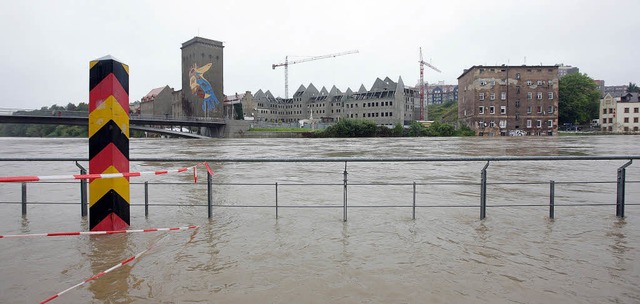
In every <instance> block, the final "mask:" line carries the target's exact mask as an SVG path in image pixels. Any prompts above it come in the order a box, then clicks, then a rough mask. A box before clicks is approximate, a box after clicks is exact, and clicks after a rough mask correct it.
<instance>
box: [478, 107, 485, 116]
mask: <svg viewBox="0 0 640 304" xmlns="http://www.w3.org/2000/svg"><path fill="white" fill-rule="evenodd" d="M478 114H484V107H483V106H480V108H478Z"/></svg>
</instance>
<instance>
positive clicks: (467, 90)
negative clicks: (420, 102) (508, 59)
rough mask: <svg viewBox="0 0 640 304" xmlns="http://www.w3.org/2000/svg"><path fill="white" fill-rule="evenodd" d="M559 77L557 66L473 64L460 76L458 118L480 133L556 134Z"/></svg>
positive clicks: (494, 134) (501, 134) (516, 134)
mask: <svg viewBox="0 0 640 304" xmlns="http://www.w3.org/2000/svg"><path fill="white" fill-rule="evenodd" d="M558 79H559V78H558V66H526V65H523V66H507V65H501V66H472V67H471V68H469V69H466V70H465V71H464V72H463V73H462V75H460V77H458V88H459V97H458V119H459V120H460V121H461V122H462V123H464V124H466V125H467V126H468V127H469V128H471V129H472V130H474V131H475V132H476V135H478V136H522V135H534V136H555V135H557V134H558Z"/></svg>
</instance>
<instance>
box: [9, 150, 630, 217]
mask: <svg viewBox="0 0 640 304" xmlns="http://www.w3.org/2000/svg"><path fill="white" fill-rule="evenodd" d="M637 159H640V156H528V157H451V158H268V159H267V158H262V159H257V158H255V159H250V158H173V159H162V158H132V159H131V162H144V163H147V164H150V163H162V164H167V163H169V164H170V163H194V162H207V163H209V164H211V165H212V164H218V165H223V164H230V163H233V164H251V163H302V164H328V163H333V164H336V163H337V164H340V168H341V169H340V170H341V171H342V172H336V173H340V175H341V177H342V178H341V179H340V180H335V182H331V183H327V182H326V180H322V181H313V182H297V183H294V182H282V181H278V179H277V177H273V181H272V182H264V181H260V182H253V183H252V182H242V183H237V182H225V181H223V179H219V178H216V177H214V176H212V175H210V174H209V173H207V183H206V185H207V188H206V195H207V199H206V204H204V203H199V204H185V203H150V202H149V193H150V192H151V190H150V187H157V186H161V187H166V186H179V187H196V186H194V185H193V183H192V182H167V181H159V182H157V181H156V182H153V181H151V182H149V181H143V182H131V185H132V187H144V190H143V193H144V195H143V199H142V198H141V197H138V198H136V199H135V200H132V203H131V206H144V213H145V217H146V216H149V207H150V206H192V207H207V211H208V212H207V214H208V217H212V214H213V212H212V210H213V208H272V209H273V210H274V213H275V217H276V218H277V217H278V212H279V210H280V209H287V208H340V209H342V211H343V220H344V221H347V215H348V210H349V208H409V209H411V213H412V218H413V219H415V217H416V209H419V208H478V209H479V214H480V219H484V218H485V217H486V210H487V207H501V208H521V207H545V208H548V210H549V218H554V217H555V208H556V207H559V206H561V207H588V206H612V207H613V206H615V210H616V216H617V217H621V218H623V217H624V216H625V206H637V205H640V204H638V203H626V192H627V191H626V186H627V185H635V184H638V183H640V181H639V180H627V179H626V170H627V168H628V167H629V166H630V165H631V164H632V162H633V160H637ZM614 160H619V161H627V162H626V163H624V164H622V165H621V166H620V167H618V168H617V175H616V176H615V179H614V178H613V175H612V176H611V179H610V180H604V181H603V180H564V181H555V180H549V181H536V180H527V181H518V182H500V181H498V182H490V181H489V178H488V175H487V172H488V171H489V170H490V165H491V164H492V163H493V164H495V163H502V162H531V161H547V162H566V161H587V162H597V161H614ZM78 161H84V162H86V161H87V159H77V158H0V163H10V162H13V163H19V164H25V163H26V162H31V163H32V162H76V164H77V165H78V167H79V168H80V170H81V172H80V173H81V174H84V173H86V171H84V170H86V169H85V168H83V167H82V166H81V165H79V164H78ZM455 162H476V163H480V164H483V165H484V166H483V167H482V169H481V170H480V172H479V176H478V180H477V181H460V180H450V181H439V182H416V181H415V180H410V179H409V178H407V179H405V180H398V179H396V180H395V181H394V182H354V181H352V180H350V179H349V174H350V172H349V169H350V166H352V165H353V164H356V163H373V164H380V163H436V164H442V163H455ZM212 166H213V165H212ZM39 183H43V182H39ZM44 183H47V184H57V185H67V186H70V185H73V187H74V188H75V187H78V185H79V188H76V189H79V191H80V194H81V195H80V200H79V201H78V202H64V203H63V202H37V201H28V199H27V197H28V196H27V193H28V188H29V187H32V186H28V184H27V183H22V184H17V185H15V186H21V190H20V191H21V201H17V202H16V201H5V199H6V198H4V197H2V196H0V204H21V205H22V215H23V216H26V215H27V209H28V208H27V206H28V205H30V204H31V205H43V204H48V205H69V204H79V205H80V207H81V208H80V209H81V215H82V216H86V215H87V183H86V181H79V182H62V181H58V182H56V181H50V182H44ZM575 184H580V185H587V186H589V185H594V186H595V185H603V184H611V185H615V189H616V195H615V201H611V202H588V203H562V204H558V203H557V202H556V194H555V189H556V187H557V186H559V185H575ZM446 185H456V186H469V187H477V188H476V189H477V192H476V193H477V194H478V197H477V199H478V204H459V203H449V204H429V203H428V202H424V201H418V199H417V193H418V189H419V187H421V188H423V189H421V190H422V191H421V192H422V193H424V189H427V191H428V190H429V189H432V188H433V187H434V186H446ZM488 185H490V186H491V187H492V188H495V187H499V186H504V185H521V186H527V185H528V186H532V185H538V186H545V187H546V186H548V192H544V193H538V194H537V195H538V196H548V203H544V204H541V203H538V204H492V202H489V201H487V193H488V192H489V190H490V189H488ZM4 186H7V185H4ZM230 186H241V187H243V189H245V191H246V189H253V188H256V187H261V188H265V187H267V188H270V189H272V190H271V191H273V192H272V195H273V196H272V197H273V200H272V201H271V202H270V203H269V202H266V203H261V204H256V203H246V202H245V203H236V204H224V203H222V202H216V188H221V187H230ZM324 186H328V187H332V188H333V189H335V188H336V187H340V188H341V189H342V202H340V203H338V202H336V203H333V204H318V205H306V204H305V205H295V204H285V205H283V204H282V203H281V201H280V198H281V195H280V194H279V191H282V189H283V188H285V187H286V188H287V189H289V188H292V187H295V188H305V187H315V188H317V187H324ZM357 187H376V188H378V189H380V188H381V187H384V188H387V187H388V188H389V189H391V190H397V189H398V188H399V187H403V188H404V189H410V190H402V191H405V192H408V191H410V192H411V197H412V200H411V201H410V202H407V201H404V202H400V203H395V204H386V205H384V204H373V205H354V204H350V203H349V199H350V196H349V191H350V190H353V189H355V188H357ZM73 191H78V190H73ZM248 191H252V190H248ZM3 192H5V191H3ZM495 195H500V193H498V194H495ZM371 200H375V197H372V198H371Z"/></svg>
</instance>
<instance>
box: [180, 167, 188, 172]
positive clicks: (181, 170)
mask: <svg viewBox="0 0 640 304" xmlns="http://www.w3.org/2000/svg"><path fill="white" fill-rule="evenodd" d="M187 170H189V168H180V169H178V172H184V171H187Z"/></svg>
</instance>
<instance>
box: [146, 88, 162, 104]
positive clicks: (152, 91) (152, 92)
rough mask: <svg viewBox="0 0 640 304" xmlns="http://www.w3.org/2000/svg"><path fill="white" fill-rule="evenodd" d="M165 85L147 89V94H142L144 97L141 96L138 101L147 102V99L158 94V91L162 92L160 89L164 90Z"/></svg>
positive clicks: (151, 98)
mask: <svg viewBox="0 0 640 304" xmlns="http://www.w3.org/2000/svg"><path fill="white" fill-rule="evenodd" d="M164 88H165V87H159V88H155V89H153V90H151V91H149V93H148V94H147V95H144V97H142V99H141V100H140V101H142V102H147V101H152V100H154V99H155V98H156V96H158V94H160V92H162V90H164Z"/></svg>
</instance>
